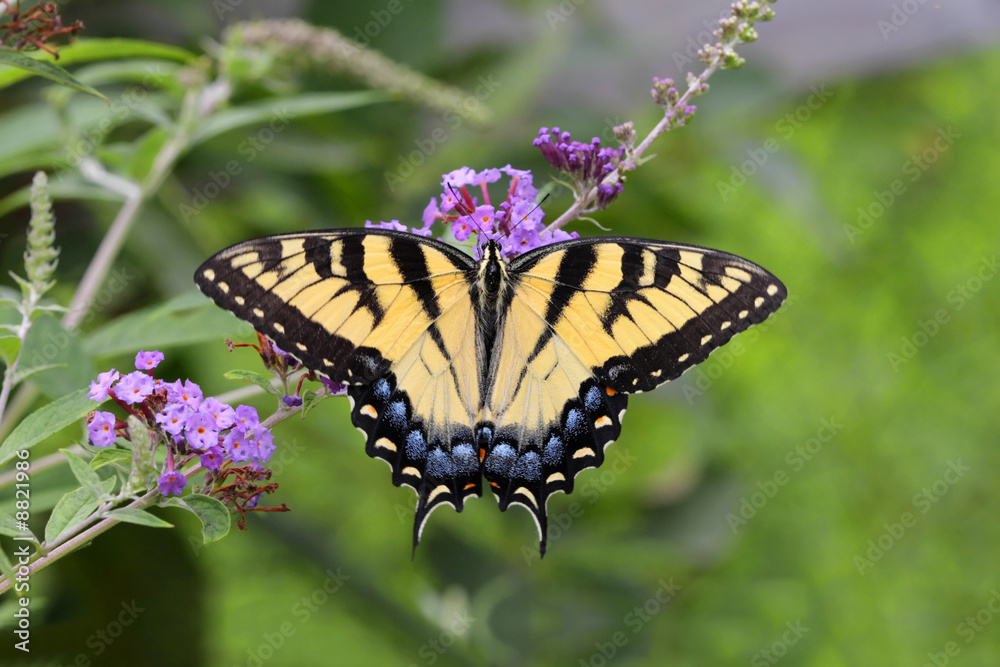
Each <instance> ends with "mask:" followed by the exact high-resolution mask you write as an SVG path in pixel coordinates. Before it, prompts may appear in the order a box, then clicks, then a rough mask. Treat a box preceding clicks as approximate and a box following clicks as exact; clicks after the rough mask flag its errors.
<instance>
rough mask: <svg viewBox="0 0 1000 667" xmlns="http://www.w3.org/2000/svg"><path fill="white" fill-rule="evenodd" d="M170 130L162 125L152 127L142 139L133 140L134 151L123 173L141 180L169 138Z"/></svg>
mask: <svg viewBox="0 0 1000 667" xmlns="http://www.w3.org/2000/svg"><path fill="white" fill-rule="evenodd" d="M170 136H171V134H170V132H168V131H167V129H166V128H163V127H153V128H151V129H150V130H149V131H148V132H146V134H145V135H143V137H142V139H140V140H138V141H136V142H133V146H135V148H134V152H133V153H132V155H131V157H130V159H129V164H128V168H127V169H126V170H125V173H126V174H127V175H128V176H129V177H130V178H132V179H134V180H136V181H142V180H144V179H145V178H146V174H148V173H149V170H150V169H151V168H152V166H153V161H154V160H155V159H156V156H157V155H159V153H160V149H161V148H163V144H165V143H167V140H169V139H170Z"/></svg>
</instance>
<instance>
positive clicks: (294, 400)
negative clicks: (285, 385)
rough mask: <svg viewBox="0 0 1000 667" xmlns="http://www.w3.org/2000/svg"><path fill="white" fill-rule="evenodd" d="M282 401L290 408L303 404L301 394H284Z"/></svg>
mask: <svg viewBox="0 0 1000 667" xmlns="http://www.w3.org/2000/svg"><path fill="white" fill-rule="evenodd" d="M281 401H282V402H283V403H284V404H285V405H287V406H288V407H290V408H297V407H299V406H300V405H302V397H301V396H282V397H281Z"/></svg>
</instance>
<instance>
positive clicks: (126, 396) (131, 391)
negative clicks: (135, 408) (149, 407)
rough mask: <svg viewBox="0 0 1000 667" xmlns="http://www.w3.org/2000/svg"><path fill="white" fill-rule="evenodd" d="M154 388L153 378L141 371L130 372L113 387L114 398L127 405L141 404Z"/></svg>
mask: <svg viewBox="0 0 1000 667" xmlns="http://www.w3.org/2000/svg"><path fill="white" fill-rule="evenodd" d="M154 388H155V385H154V382H153V378H151V377H149V376H148V375H146V374H145V373H143V372H142V371H132V372H131V373H129V374H128V375H126V376H125V377H123V378H122V379H121V380H119V381H118V384H117V385H115V388H114V392H115V396H116V397H118V400H120V401H121V402H123V403H127V404H129V405H132V404H135V403H142V402H143V401H145V400H146V398H147V397H148V396H149V395H150V394H152V393H153V389H154Z"/></svg>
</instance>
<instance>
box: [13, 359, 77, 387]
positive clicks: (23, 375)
mask: <svg viewBox="0 0 1000 667" xmlns="http://www.w3.org/2000/svg"><path fill="white" fill-rule="evenodd" d="M67 366H69V364H45V365H44V366H35V367H33V368H26V369H24V370H21V369H20V368H19V369H17V373H16V374H15V375H14V384H20V383H21V382H24V381H25V380H27V379H28V378H30V377H34V376H35V375H38V374H39V373H44V372H45V371H51V370H54V369H56V368H66V367H67Z"/></svg>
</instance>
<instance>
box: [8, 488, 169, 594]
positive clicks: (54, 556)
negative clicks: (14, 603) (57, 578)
mask: <svg viewBox="0 0 1000 667" xmlns="http://www.w3.org/2000/svg"><path fill="white" fill-rule="evenodd" d="M158 493H159V491H158V490H157V489H153V490H152V491H150V492H149V493H147V494H146V495H144V496H142V497H141V498H137V499H136V500H134V501H133V502H132V503H130V504H129V505H128V507H129V508H133V509H142V508H144V507H147V506H148V505H150V504H151V503H152V501H153V498H155V497H156V495H157V494H158ZM117 523H121V521H119V520H118V519H111V518H108V519H104V520H102V521H100V522H98V523H96V524H94V525H93V526H91V527H90V528H88V529H87V530H84V531H83V532H80V533H77V534H76V535H74V536H73V537H70V538H68V539H66V540H65V541H63V542H62V543H59V544H57V546H55V548H53V549H51V550H50V551H47V552H46V553H45V555H43V556H40V557H38V558H36V559H35V560H34V561H32V562H31V563H30V564H28V566H27V567H28V573H29V574H33V573H35V572H38V571H39V570H42V569H44V568H46V567H48V566H49V565H51V564H52V563H54V562H55V561H57V560H59V559H60V558H62V557H63V556H65V555H67V554H69V553H72V552H73V551H75V550H76V549H78V548H80V547H82V546H84V545H86V544H87V543H88V542H90V541H91V540H93V539H94V538H95V537H97V536H98V535H100V534H101V533H103V532H105V531H106V530H108V529H109V528H111V527H112V526H114V525H115V524H117ZM10 587H11V581H10V580H8V579H2V580H0V594H3V593H5V592H7V591H8V590H9V589H10Z"/></svg>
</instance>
